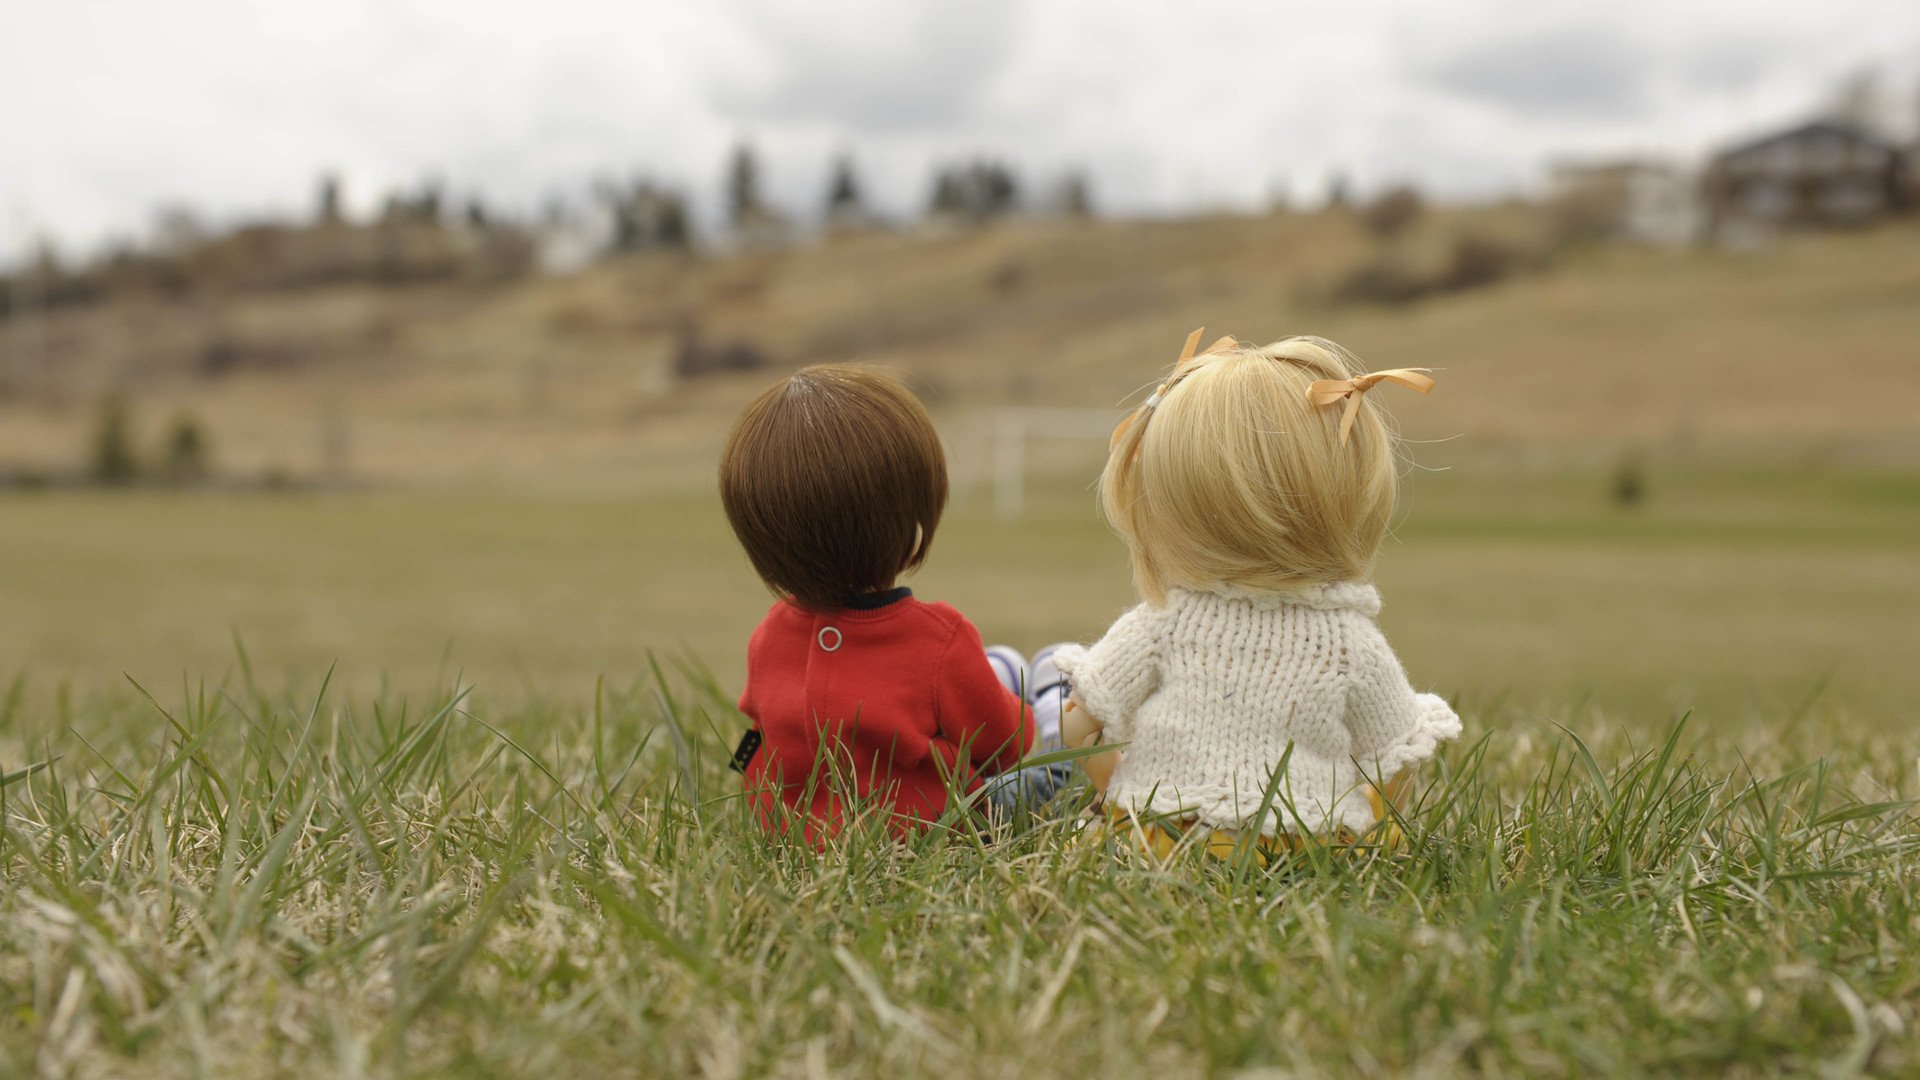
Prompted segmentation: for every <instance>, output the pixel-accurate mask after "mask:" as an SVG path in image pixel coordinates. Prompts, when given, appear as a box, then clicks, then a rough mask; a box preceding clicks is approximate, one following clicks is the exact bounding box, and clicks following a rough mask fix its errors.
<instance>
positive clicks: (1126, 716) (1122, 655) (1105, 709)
mask: <svg viewBox="0 0 1920 1080" xmlns="http://www.w3.org/2000/svg"><path fill="white" fill-rule="evenodd" d="M1157 621H1158V620H1157V615H1156V613H1155V612H1154V611H1153V610H1152V609H1151V608H1148V607H1147V606H1145V605H1144V604H1143V605H1141V606H1139V607H1136V608H1134V609H1132V610H1131V611H1128V612H1127V613H1126V614H1124V615H1122V616H1120V617H1119V618H1118V619H1115V620H1114V623H1113V625H1112V626H1110V627H1108V628H1107V633H1106V635H1105V636H1104V637H1102V638H1101V639H1100V640H1099V641H1098V642H1096V643H1095V644H1094V645H1093V646H1091V647H1087V646H1082V645H1062V646H1061V647H1060V648H1059V649H1058V650H1057V651H1056V652H1055V653H1054V654H1053V662H1054V665H1055V666H1057V667H1058V668H1059V669H1060V673H1061V674H1063V675H1065V676H1066V677H1067V681H1068V683H1069V684H1071V685H1072V687H1073V697H1074V700H1075V701H1077V702H1078V703H1079V709H1077V710H1075V711H1081V710H1085V711H1087V712H1090V713H1091V714H1092V716H1091V719H1092V720H1093V722H1094V723H1095V724H1097V725H1099V726H1100V727H1102V728H1104V729H1105V732H1106V741H1108V742H1124V741H1125V740H1126V739H1127V738H1128V736H1129V734H1130V733H1131V730H1132V727H1133V714H1134V712H1135V711H1136V710H1138V709H1139V708H1140V706H1141V705H1142V704H1143V703H1145V702H1146V700H1147V698H1149V697H1151V696H1152V695H1153V692H1154V691H1155V690H1158V689H1159V688H1160V640H1159V634H1158V627H1157V626H1156V625H1155V624H1156V622H1157ZM1069 744H1070V745H1071V741H1069Z"/></svg>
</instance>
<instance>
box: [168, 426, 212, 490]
mask: <svg viewBox="0 0 1920 1080" xmlns="http://www.w3.org/2000/svg"><path fill="white" fill-rule="evenodd" d="M211 455H212V451H211V448H210V447H209V446H208V440H207V431H206V428H205V427H204V426H203V425H202V424H201V423H200V421H199V419H198V418H196V417H195V416H193V415H192V414H191V413H181V414H180V415H179V416H176V417H174V419H173V426H172V427H171V428H169V429H168V430H167V439H166V444H165V446H164V447H162V454H161V459H160V460H161V468H162V470H163V471H164V472H165V473H166V477H167V479H168V480H170V481H172V482H174V483H176V484H190V483H196V482H198V481H201V480H205V479H206V478H207V476H208V474H209V473H210V472H211V471H212V470H211V469H210V467H209V465H210V458H211Z"/></svg>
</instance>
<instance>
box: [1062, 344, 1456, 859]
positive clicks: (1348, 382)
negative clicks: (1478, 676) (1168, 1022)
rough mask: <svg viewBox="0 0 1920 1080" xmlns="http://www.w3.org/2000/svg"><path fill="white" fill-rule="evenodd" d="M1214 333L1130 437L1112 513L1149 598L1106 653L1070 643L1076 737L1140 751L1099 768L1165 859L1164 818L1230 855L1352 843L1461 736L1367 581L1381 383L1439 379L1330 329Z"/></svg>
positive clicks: (1424, 387) (1108, 757)
mask: <svg viewBox="0 0 1920 1080" xmlns="http://www.w3.org/2000/svg"><path fill="white" fill-rule="evenodd" d="M1199 337H1200V331H1197V330H1196V331H1194V333H1193V335H1192V336H1191V337H1189V338H1188V339H1187V345H1186V348H1185V350H1183V351H1182V353H1181V357H1180V360H1179V362H1178V363H1177V364H1176V366H1175V368H1174V371H1173V374H1172V375H1171V376H1170V377H1169V378H1168V379H1167V380H1166V381H1165V382H1164V383H1162V384H1161V386H1160V388H1159V389H1158V390H1156V391H1155V392H1154V393H1153V395H1152V396H1151V397H1149V398H1148V399H1147V401H1146V403H1145V404H1144V405H1142V406H1141V407H1140V408H1138V409H1136V410H1135V411H1134V412H1133V414H1132V415H1130V416H1129V417H1128V418H1127V419H1126V420H1124V421H1122V423H1121V426H1120V428H1119V429H1118V430H1116V431H1115V432H1114V438H1113V446H1112V450H1111V453H1110V455H1109V457H1108V459H1107V464H1106V468H1105V470H1104V471H1103V472H1102V474H1101V478H1100V497H1101V506H1102V509H1103V511H1104V512H1105V514H1106V517H1107V519H1108V521H1109V522H1110V523H1111V524H1112V525H1113V527H1114V529H1115V530H1116V531H1117V532H1118V533H1119V534H1120V536H1121V538H1122V539H1123V540H1125V541H1126V544H1127V548H1128V550H1129V553H1130V554H1131V556H1132V562H1133V577H1134V584H1135V587H1136V589H1137V590H1138V591H1139V593H1140V595H1141V598H1142V599H1143V600H1144V601H1145V602H1144V603H1142V604H1140V605H1139V606H1137V607H1135V608H1133V609H1132V610H1130V611H1128V612H1127V613H1126V614H1124V615H1122V616H1121V617H1120V618H1119V619H1118V620H1117V621H1116V622H1115V623H1114V624H1113V626H1112V627H1111V628H1109V629H1108V631H1107V633H1106V636H1105V637H1103V638H1101V639H1100V641H1099V643H1097V644H1095V645H1094V646H1092V647H1091V648H1084V647H1081V646H1078V645H1069V646H1064V647H1062V648H1060V649H1059V650H1057V651H1056V652H1055V653H1054V655H1053V662H1054V664H1055V665H1057V666H1058V668H1059V670H1060V671H1061V672H1062V673H1063V674H1064V675H1065V676H1066V678H1067V679H1068V680H1069V682H1070V684H1071V686H1072V704H1070V705H1069V706H1068V708H1069V709H1072V710H1075V711H1073V712H1070V713H1069V714H1068V717H1067V739H1066V741H1067V744H1068V745H1070V746H1080V745H1090V744H1091V743H1093V742H1094V741H1105V742H1124V743H1126V744H1127V745H1126V748H1125V751H1124V753H1121V752H1118V751H1116V752H1112V753H1108V754H1102V755H1098V756H1097V757H1094V758H1088V759H1083V763H1084V764H1085V766H1086V768H1087V772H1088V774H1089V776H1091V777H1092V778H1093V780H1094V782H1095V785H1096V786H1102V787H1104V789H1105V799H1106V803H1107V807H1108V810H1109V813H1111V814H1113V815H1115V816H1116V817H1121V816H1125V815H1129V814H1131V815H1149V814H1150V815H1153V818H1152V819H1150V820H1149V822H1148V823H1147V824H1146V825H1144V826H1143V828H1145V829H1146V830H1147V833H1146V838H1147V839H1148V840H1149V841H1151V842H1152V843H1154V844H1155V845H1156V846H1158V847H1159V848H1160V849H1161V850H1163V851H1164V850H1165V849H1166V847H1167V846H1168V844H1167V843H1166V841H1167V838H1168V835H1169V833H1168V831H1167V830H1164V829H1161V828H1160V826H1159V825H1157V824H1154V823H1153V822H1154V821H1159V822H1164V823H1168V824H1172V825H1174V826H1176V827H1177V828H1176V829H1175V830H1173V831H1174V832H1175V833H1178V832H1185V831H1189V830H1195V829H1197V830H1199V831H1201V832H1202V834H1203V835H1205V836H1206V837H1207V838H1208V847H1209V848H1210V849H1216V848H1217V843H1218V841H1220V840H1221V839H1230V838H1231V837H1232V836H1233V835H1235V834H1238V833H1241V832H1243V831H1244V830H1249V829H1252V830H1256V831H1257V832H1258V833H1260V834H1262V840H1261V845H1262V848H1263V850H1271V849H1272V848H1273V847H1275V846H1281V847H1297V846H1298V845H1299V843H1301V842H1302V841H1304V840H1306V839H1308V838H1321V839H1331V840H1334V841H1335V842H1347V843H1351V842H1354V841H1355V840H1358V839H1360V838H1362V837H1364V836H1366V835H1367V834H1368V833H1369V831H1370V830H1373V829H1374V827H1375V826H1376V825H1377V824H1378V823H1379V822H1380V821H1381V820H1382V818H1383V817H1384V816H1385V806H1386V804H1387V803H1388V802H1390V801H1391V800H1392V799H1393V797H1394V795H1395V794H1397V790H1398V788H1399V787H1401V786H1402V784H1403V778H1404V777H1406V776H1407V775H1409V774H1410V770H1412V769H1413V767H1414V766H1416V765H1418V764H1420V763H1421V762H1423V761H1425V760H1427V759H1428V758H1429V757H1431V756H1433V753H1434V750H1435V748H1436V746H1437V745H1438V744H1439V743H1441V742H1444V741H1446V740H1449V739H1453V738H1455V737H1457V736H1458V735H1459V734H1460V719H1459V717H1457V716H1455V715H1454V712H1453V710H1452V709H1450V708H1448V706H1447V703H1446V702H1444V701H1442V700H1441V699H1440V698H1438V697H1435V696H1434V695H1432V694H1419V693H1415V692H1414V691H1413V689H1412V688H1411V687H1410V686H1408V685H1407V676H1406V673H1405V672H1404V671H1403V670H1402V669H1401V667H1400V662H1399V660H1398V659H1396V658H1395V656H1394V654H1393V650H1392V649H1391V648H1390V647H1388V645H1387V639H1386V638H1385V637H1383V636H1382V635H1381V633H1380V630H1379V628H1378V627H1376V626H1375V625H1374V616H1375V615H1377V614H1378V613H1379V611H1380V594H1379V592H1378V591H1377V590H1375V588H1374V587H1373V585H1371V584H1370V583H1368V581H1367V575H1368V571H1369V569H1370V568H1371V566H1372V563H1373V559H1374V555H1375V553H1376V551H1377V550H1378V548H1379V547H1380V542H1381V539H1382V538H1383V536H1384V535H1385V533H1386V530H1387V525H1388V522H1389V519H1390V517H1391V515H1392V513H1393V506H1394V496H1395V488H1396V476H1395V471H1394V464H1395V462H1394V450H1395V439H1394V435H1393V433H1392V432H1391V431H1390V430H1389V428H1388V425H1387V422H1386V419H1385V418H1384V417H1383V416H1382V415H1381V414H1380V412H1379V411H1378V409H1377V407H1376V406H1375V405H1374V403H1373V402H1372V400H1371V399H1370V398H1368V397H1366V396H1365V395H1366V393H1367V391H1369V390H1370V389H1372V388H1373V387H1375V386H1376V385H1378V384H1379V383H1381V382H1393V383H1398V384H1400V385H1402V386H1407V387H1410V388H1412V389H1414V390H1418V391H1420V392H1421V393H1426V392H1427V391H1428V390H1430V389H1432V386H1433V380H1432V379H1430V378H1428V377H1426V376H1425V375H1424V374H1422V373H1420V372H1419V371H1415V370H1405V369H1402V370H1395V371H1383V372H1375V373H1371V374H1361V371H1360V368H1359V366H1358V365H1357V364H1356V363H1355V362H1354V360H1353V357H1352V356H1350V355H1349V354H1348V353H1347V352H1346V350H1344V349H1342V348H1341V347H1340V346H1338V345H1336V344H1334V343H1333V342H1331V341H1326V340H1324V339H1321V338H1312V337H1296V338H1288V339H1287V340H1285V341H1280V342H1276V343H1275V344H1272V345H1268V346H1265V347H1264V348H1262V347H1256V346H1251V345H1245V344H1241V343H1239V342H1236V341H1234V340H1233V339H1232V338H1223V339H1221V340H1220V341H1218V342H1216V343H1215V344H1214V345H1213V346H1212V347H1210V348H1209V349H1207V351H1206V352H1204V353H1202V354H1201V355H1199V356H1194V355H1193V350H1194V346H1195V345H1196V344H1197V343H1198V341H1199ZM1283 763H1284V766H1283ZM1376 783H1379V784H1383V786H1384V791H1383V790H1380V789H1376V788H1375V787H1374V785H1375V784H1376ZM1270 789H1272V790H1273V792H1274V797H1273V799H1272V801H1271V803H1270V804H1267V805H1268V809H1267V811H1266V812H1265V814H1264V815H1263V814H1262V806H1263V802H1264V801H1265V800H1266V798H1267V795H1268V792H1269V790H1270ZM1375 835H1376V836H1378V835H1379V834H1375Z"/></svg>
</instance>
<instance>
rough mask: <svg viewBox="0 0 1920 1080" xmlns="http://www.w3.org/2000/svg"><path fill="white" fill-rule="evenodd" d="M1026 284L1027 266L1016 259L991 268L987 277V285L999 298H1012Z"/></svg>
mask: <svg viewBox="0 0 1920 1080" xmlns="http://www.w3.org/2000/svg"><path fill="white" fill-rule="evenodd" d="M1026 283H1027V265H1026V264H1025V263H1023V262H1021V261H1020V260H1018V259H1008V260H1006V261H1005V262H1003V263H1001V264H1000V265H999V266H996V267H994V268H993V272H992V273H991V274H988V275H987V284H988V285H989V286H990V287H991V288H992V289H993V291H994V292H996V293H998V294H999V295H1001V296H1012V295H1013V294H1015V293H1017V292H1019V291H1020V289H1021V287H1022V286H1024V285H1026Z"/></svg>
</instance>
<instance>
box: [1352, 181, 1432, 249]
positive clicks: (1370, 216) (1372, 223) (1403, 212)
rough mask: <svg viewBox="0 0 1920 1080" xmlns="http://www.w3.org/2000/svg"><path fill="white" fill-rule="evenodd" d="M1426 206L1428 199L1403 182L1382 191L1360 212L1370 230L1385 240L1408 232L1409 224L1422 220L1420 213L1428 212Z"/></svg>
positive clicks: (1363, 222)
mask: <svg viewBox="0 0 1920 1080" xmlns="http://www.w3.org/2000/svg"><path fill="white" fill-rule="evenodd" d="M1426 208H1427V203H1426V200H1425V199H1422V198H1421V197H1420V192H1419V191H1418V190H1417V189H1415V188H1413V187H1411V186H1408V185H1404V184H1403V185H1401V186H1400V187H1396V188H1392V189H1390V190H1388V191H1386V192H1384V193H1382V194H1381V195H1380V197H1379V198H1377V199H1375V200H1373V201H1372V202H1370V203H1368V204H1367V208H1366V209H1365V210H1363V211H1361V213H1360V222H1361V224H1363V225H1365V226H1366V227H1367V231H1368V232H1370V233H1372V234H1373V235H1375V236H1377V237H1380V238H1381V239H1383V240H1390V239H1392V238H1394V237H1396V236H1399V235H1400V234H1401V233H1403V232H1406V231H1407V228H1408V227H1409V226H1411V225H1412V224H1413V223H1414V222H1416V221H1418V220H1420V215H1421V214H1423V213H1425V212H1426Z"/></svg>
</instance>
